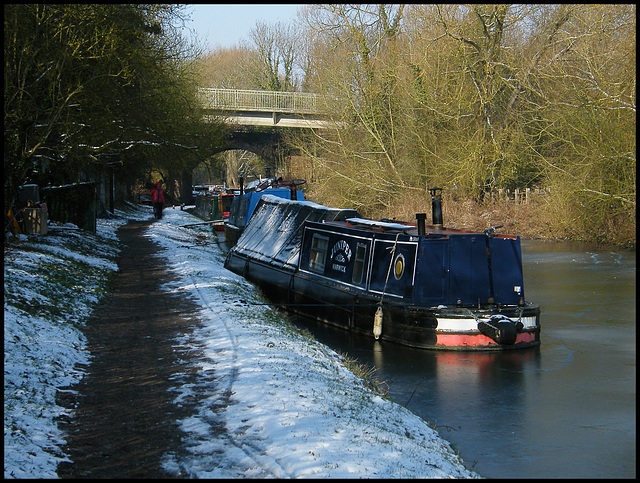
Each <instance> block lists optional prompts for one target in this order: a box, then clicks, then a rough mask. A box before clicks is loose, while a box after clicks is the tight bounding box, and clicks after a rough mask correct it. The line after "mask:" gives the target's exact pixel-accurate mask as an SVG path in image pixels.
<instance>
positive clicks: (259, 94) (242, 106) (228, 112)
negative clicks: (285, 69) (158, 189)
mask: <svg viewBox="0 0 640 483" xmlns="http://www.w3.org/2000/svg"><path fill="white" fill-rule="evenodd" d="M199 96H200V100H201V102H202V106H203V108H204V118H205V120H208V119H211V120H214V119H215V120H216V121H219V120H221V119H222V120H223V121H224V122H225V123H226V124H228V125H229V126H230V130H229V136H228V138H227V139H226V141H225V143H224V144H223V145H222V146H220V149H219V151H218V152H219V153H220V152H224V151H229V150H233V149H241V150H245V151H249V152H252V153H254V154H256V155H257V156H258V157H259V158H260V159H262V160H264V162H265V164H267V165H271V166H275V165H276V164H277V161H278V160H279V159H281V158H282V157H283V156H287V155H290V154H293V153H291V152H289V151H288V150H286V148H285V147H284V145H283V143H282V136H281V134H282V129H296V128H297V129H332V128H335V125H334V124H332V123H331V122H330V121H329V120H328V119H327V117H326V116H324V115H323V113H322V111H323V109H322V96H319V95H317V94H310V93H303V92H276V91H260V90H241V89H216V88H200V89H199ZM194 168H195V166H194ZM181 177H182V180H181V183H180V185H181V188H180V191H181V198H182V199H183V200H184V199H185V198H186V197H187V196H190V193H191V191H190V190H191V172H185V173H182V176H181ZM187 191H188V192H187Z"/></svg>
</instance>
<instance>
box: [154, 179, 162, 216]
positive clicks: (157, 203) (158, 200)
mask: <svg viewBox="0 0 640 483" xmlns="http://www.w3.org/2000/svg"><path fill="white" fill-rule="evenodd" d="M151 198H152V199H151V202H152V203H153V216H155V217H156V218H158V219H160V218H162V207H163V206H164V191H162V186H160V183H159V182H157V181H156V184H155V185H154V186H153V188H152V189H151Z"/></svg>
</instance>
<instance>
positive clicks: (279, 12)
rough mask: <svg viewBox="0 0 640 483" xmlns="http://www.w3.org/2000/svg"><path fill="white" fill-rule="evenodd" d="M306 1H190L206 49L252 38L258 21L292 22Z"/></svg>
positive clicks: (193, 20) (195, 26)
mask: <svg viewBox="0 0 640 483" xmlns="http://www.w3.org/2000/svg"><path fill="white" fill-rule="evenodd" d="M302 6H303V5H302V4H190V5H189V6H188V9H187V12H191V21H189V22H187V25H186V26H187V27H189V28H191V29H193V30H195V32H196V33H197V36H198V39H200V40H201V41H202V42H203V43H204V45H205V50H215V49H216V48H219V47H225V48H226V47H233V46H237V45H240V43H241V41H248V40H249V31H250V30H251V29H252V28H253V27H254V26H255V25H256V22H257V21H259V20H260V21H263V22H265V23H267V24H274V23H276V22H284V23H288V22H290V21H292V20H293V19H295V17H296V14H297V11H298V9H299V8H300V7H302Z"/></svg>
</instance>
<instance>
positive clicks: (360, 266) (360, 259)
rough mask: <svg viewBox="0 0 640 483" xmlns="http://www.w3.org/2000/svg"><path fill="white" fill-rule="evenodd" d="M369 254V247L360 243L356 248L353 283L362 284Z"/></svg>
mask: <svg viewBox="0 0 640 483" xmlns="http://www.w3.org/2000/svg"><path fill="white" fill-rule="evenodd" d="M366 253H367V246H366V245H363V244H362V243H358V245H357V246H356V257H355V260H354V263H353V278H352V280H353V283H355V284H356V285H359V284H361V283H362V275H363V274H364V260H365V255H366Z"/></svg>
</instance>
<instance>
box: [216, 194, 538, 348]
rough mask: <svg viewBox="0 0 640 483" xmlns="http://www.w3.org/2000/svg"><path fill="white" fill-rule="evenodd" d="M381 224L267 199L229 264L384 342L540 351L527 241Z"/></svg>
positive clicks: (435, 202)
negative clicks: (527, 287) (528, 290)
mask: <svg viewBox="0 0 640 483" xmlns="http://www.w3.org/2000/svg"><path fill="white" fill-rule="evenodd" d="M436 190H439V188H436V189H435V190H432V196H433V199H432V207H433V223H432V225H426V223H425V219H426V215H425V214H417V215H416V222H415V223H413V222H398V221H376V220H369V219H364V218H362V217H361V216H360V215H359V214H358V213H357V212H356V211H354V210H341V209H334V208H329V207H326V206H322V205H318V204H315V203H311V202H308V201H295V200H293V201H292V200H287V199H283V198H277V197H274V196H269V195H265V196H262V198H261V199H260V201H259V203H258V204H257V206H256V209H255V212H254V214H253V216H252V217H251V219H250V221H249V223H248V224H247V226H246V227H245V230H244V232H243V233H242V235H241V236H240V238H239V239H238V240H237V243H236V245H235V246H234V247H233V248H232V249H231V250H230V251H229V253H228V255H227V258H226V261H225V267H226V268H228V269H229V270H231V271H233V272H235V273H238V274H241V275H243V276H244V277H245V278H246V279H248V280H250V281H252V282H254V283H256V284H257V285H258V286H259V287H260V288H261V289H262V290H263V292H264V293H265V295H266V296H267V297H268V298H269V299H270V300H272V301H273V302H274V304H275V305H281V306H282V307H284V308H285V309H288V310H290V311H292V312H294V313H298V314H302V315H306V316H311V317H313V318H315V319H317V320H319V321H321V322H324V323H326V324H331V325H334V326H337V327H341V328H344V329H347V330H349V331H352V332H357V333H361V334H367V335H370V336H372V337H373V338H375V339H379V340H381V341H392V342H396V343H400V344H405V345H408V346H412V347H418V348H425V349H442V350H505V349H520V348H528V347H535V346H538V345H539V344H540V307H539V306H538V305H536V304H533V303H531V302H528V301H526V300H525V295H524V281H523V271H522V253H521V248H520V238H519V237H517V236H510V235H503V234H498V233H496V232H495V229H496V228H498V227H492V228H489V229H487V230H486V231H485V232H483V233H474V232H468V231H464V230H459V229H452V228H444V227H443V225H442V211H441V196H440V195H439V194H437V191H436Z"/></svg>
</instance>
